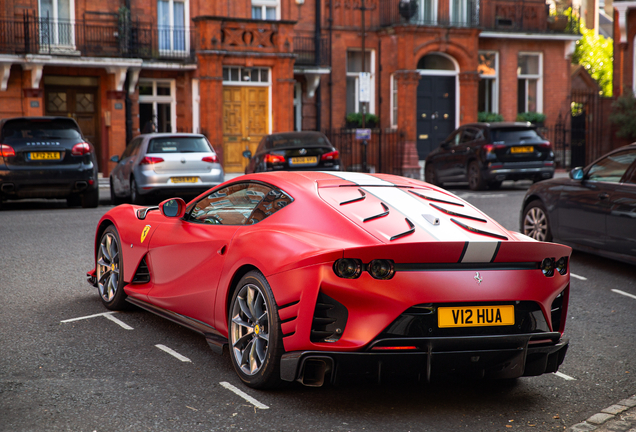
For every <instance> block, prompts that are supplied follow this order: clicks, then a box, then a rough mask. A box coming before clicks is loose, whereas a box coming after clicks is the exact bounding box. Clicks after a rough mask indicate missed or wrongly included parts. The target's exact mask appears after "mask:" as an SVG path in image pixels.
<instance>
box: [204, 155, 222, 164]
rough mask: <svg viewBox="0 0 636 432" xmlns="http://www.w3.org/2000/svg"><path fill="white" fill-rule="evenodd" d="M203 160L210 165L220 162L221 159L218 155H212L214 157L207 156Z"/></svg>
mask: <svg viewBox="0 0 636 432" xmlns="http://www.w3.org/2000/svg"><path fill="white" fill-rule="evenodd" d="M201 160H202V161H203V162H208V163H217V162H218V161H219V158H218V157H217V156H216V155H212V156H206V157H204V158H203V159H201Z"/></svg>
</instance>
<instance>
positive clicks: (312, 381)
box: [298, 357, 333, 387]
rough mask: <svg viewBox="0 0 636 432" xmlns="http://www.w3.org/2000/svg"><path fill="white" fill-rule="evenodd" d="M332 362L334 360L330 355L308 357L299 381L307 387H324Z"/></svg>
mask: <svg viewBox="0 0 636 432" xmlns="http://www.w3.org/2000/svg"><path fill="white" fill-rule="evenodd" d="M332 364H333V360H332V359H331V358H329V357H325V358H308V359H306V360H305V361H304V362H303V365H302V370H301V371H300V377H299V378H298V381H299V382H300V383H301V384H302V385H304V386H307V387H322V386H323V384H324V383H325V375H326V374H327V371H329V370H331V366H332Z"/></svg>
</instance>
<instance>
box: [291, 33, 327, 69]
mask: <svg viewBox="0 0 636 432" xmlns="http://www.w3.org/2000/svg"><path fill="white" fill-rule="evenodd" d="M294 53H296V55H297V57H296V64H297V65H301V66H329V63H330V56H331V50H330V49H329V38H327V37H321V38H320V43H319V46H318V49H316V38H315V37H301V36H299V37H295V38H294Z"/></svg>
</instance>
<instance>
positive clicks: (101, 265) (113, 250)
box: [97, 232, 121, 303]
mask: <svg viewBox="0 0 636 432" xmlns="http://www.w3.org/2000/svg"><path fill="white" fill-rule="evenodd" d="M120 258H121V255H120V250H119V243H118V241H117V238H116V237H115V235H114V234H113V233H111V232H107V233H105V234H104V235H103V236H102V239H101V241H100V245H99V250H98V252H97V284H98V289H99V295H100V296H101V297H102V299H103V300H104V302H106V303H110V302H112V301H113V299H114V298H115V295H116V294H117V289H118V287H119V269H120Z"/></svg>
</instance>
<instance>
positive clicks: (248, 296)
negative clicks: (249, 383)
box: [230, 284, 270, 376]
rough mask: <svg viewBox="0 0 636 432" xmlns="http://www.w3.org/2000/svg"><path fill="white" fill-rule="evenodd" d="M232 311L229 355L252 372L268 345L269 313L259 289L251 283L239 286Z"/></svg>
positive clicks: (265, 354) (246, 373) (243, 370)
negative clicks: (230, 349) (230, 353)
mask: <svg viewBox="0 0 636 432" xmlns="http://www.w3.org/2000/svg"><path fill="white" fill-rule="evenodd" d="M231 312H232V315H231V317H232V318H231V319H232V321H231V328H230V343H231V344H232V355H233V356H234V359H235V361H236V364H237V365H238V366H239V367H240V369H241V371H242V372H243V373H244V374H245V375H248V376H252V375H255V374H257V373H258V372H259V371H260V370H261V368H262V367H263V363H264V362H265V359H266V358H267V350H268V348H269V325H270V323H269V313H268V310H267V302H266V300H265V295H264V293H263V291H262V290H261V288H260V287H258V286H256V285H254V284H246V285H244V286H243V287H241V288H240V291H239V293H238V295H237V296H236V298H235V301H234V303H233V305H232V311H231Z"/></svg>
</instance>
